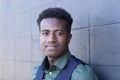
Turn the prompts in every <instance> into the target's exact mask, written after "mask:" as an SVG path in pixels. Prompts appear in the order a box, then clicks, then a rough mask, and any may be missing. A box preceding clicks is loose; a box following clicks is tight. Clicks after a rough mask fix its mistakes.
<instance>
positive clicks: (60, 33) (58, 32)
mask: <svg viewBox="0 0 120 80" xmlns="http://www.w3.org/2000/svg"><path fill="white" fill-rule="evenodd" d="M63 34H64V33H63V32H62V31H57V32H56V35H57V36H62V35H63Z"/></svg>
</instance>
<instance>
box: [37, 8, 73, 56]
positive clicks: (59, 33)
mask: <svg viewBox="0 0 120 80" xmlns="http://www.w3.org/2000/svg"><path fill="white" fill-rule="evenodd" d="M37 23H38V25H39V31H40V47H41V49H42V50H43V52H44V53H45V54H46V56H48V57H50V58H58V57H60V56H61V55H62V54H63V53H65V51H66V50H67V49H68V44H69V42H70V40H71V37H72V35H71V33H70V31H71V25H72V18H71V16H70V14H69V13H68V12H66V11H65V10H64V9H62V8H48V9H46V10H44V11H43V12H42V13H41V14H40V15H39V18H38V20H37Z"/></svg>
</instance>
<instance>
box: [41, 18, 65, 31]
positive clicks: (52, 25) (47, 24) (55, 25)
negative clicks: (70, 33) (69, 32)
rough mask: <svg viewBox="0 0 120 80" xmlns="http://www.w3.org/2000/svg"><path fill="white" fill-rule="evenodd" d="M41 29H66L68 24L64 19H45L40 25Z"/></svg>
mask: <svg viewBox="0 0 120 80" xmlns="http://www.w3.org/2000/svg"><path fill="white" fill-rule="evenodd" d="M40 28H41V30H43V29H49V30H53V29H63V30H65V29H66V22H65V20H62V19H57V18H46V19H43V20H42V21H41V23H40Z"/></svg>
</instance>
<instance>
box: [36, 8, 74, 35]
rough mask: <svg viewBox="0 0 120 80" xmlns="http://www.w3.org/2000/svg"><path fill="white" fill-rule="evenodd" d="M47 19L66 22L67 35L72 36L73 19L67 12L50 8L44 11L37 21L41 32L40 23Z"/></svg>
mask: <svg viewBox="0 0 120 80" xmlns="http://www.w3.org/2000/svg"><path fill="white" fill-rule="evenodd" d="M46 18H58V19H62V20H64V21H65V22H66V30H67V33H68V34H70V32H71V25H72V22H73V19H72V17H71V15H70V14H69V13H68V12H67V11H65V10H64V9H62V8H48V9H45V10H43V11H42V13H41V14H40V15H39V17H38V19H37V23H38V26H39V31H40V22H41V21H42V20H43V19H46Z"/></svg>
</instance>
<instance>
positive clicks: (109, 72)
mask: <svg viewBox="0 0 120 80" xmlns="http://www.w3.org/2000/svg"><path fill="white" fill-rule="evenodd" d="M93 69H94V70H95V72H96V74H97V76H98V78H99V80H120V77H119V74H120V67H112V66H94V67H93Z"/></svg>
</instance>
